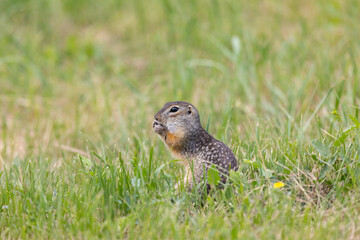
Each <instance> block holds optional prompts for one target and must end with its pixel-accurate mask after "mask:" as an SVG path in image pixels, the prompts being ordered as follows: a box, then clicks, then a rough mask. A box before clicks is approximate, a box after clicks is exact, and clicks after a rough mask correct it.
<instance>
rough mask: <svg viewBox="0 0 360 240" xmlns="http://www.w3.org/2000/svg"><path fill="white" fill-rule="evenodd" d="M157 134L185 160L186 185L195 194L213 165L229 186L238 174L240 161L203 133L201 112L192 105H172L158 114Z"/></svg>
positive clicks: (169, 104)
mask: <svg viewBox="0 0 360 240" xmlns="http://www.w3.org/2000/svg"><path fill="white" fill-rule="evenodd" d="M154 118H155V120H154V122H153V129H154V131H155V132H156V133H157V134H159V136H160V138H161V139H162V140H163V142H164V143H165V144H166V146H167V147H168V149H169V150H170V151H171V153H172V155H173V156H174V157H175V158H178V159H182V160H183V161H182V162H183V164H184V165H185V167H186V176H185V179H184V181H185V184H186V186H187V187H188V188H189V190H191V189H192V188H193V186H194V184H193V179H194V180H195V181H196V183H199V182H201V180H203V179H204V176H205V177H206V176H207V175H206V174H207V170H208V168H209V167H210V166H211V165H215V166H216V167H217V169H218V171H219V172H220V173H221V174H220V176H221V182H222V183H225V182H226V178H227V177H226V176H227V175H228V173H229V170H230V169H233V170H237V168H238V164H237V160H236V158H235V156H234V154H233V152H232V151H231V150H230V148H229V147H227V146H226V145H225V144H224V143H223V142H221V141H219V140H216V139H215V138H214V137H213V136H211V135H210V134H209V133H207V132H206V131H205V129H203V127H202V126H201V123H200V116H199V112H198V110H197V109H196V108H195V107H194V106H193V105H192V104H190V103H188V102H180V101H179V102H168V103H166V104H165V105H164V107H163V108H162V109H161V110H160V111H159V112H157V113H156V114H155V116H154ZM208 187H209V186H208Z"/></svg>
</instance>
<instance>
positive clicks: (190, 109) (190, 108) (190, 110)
mask: <svg viewBox="0 0 360 240" xmlns="http://www.w3.org/2000/svg"><path fill="white" fill-rule="evenodd" d="M191 113H192V107H191V106H189V109H188V114H191Z"/></svg>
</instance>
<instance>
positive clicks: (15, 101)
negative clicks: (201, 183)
mask: <svg viewBox="0 0 360 240" xmlns="http://www.w3.org/2000/svg"><path fill="white" fill-rule="evenodd" d="M0 7H1V12H2V14H1V19H0V29H1V32H0V33H1V39H0V41H1V42H0V56H1V60H0V81H1V88H0V101H1V106H2V107H1V115H2V116H1V120H2V135H3V140H2V146H1V148H2V149H1V150H2V151H1V162H2V163H4V162H8V161H11V160H12V159H13V158H14V157H16V156H22V157H24V156H25V155H27V154H32V153H39V152H43V151H49V152H50V154H58V151H57V149H56V147H55V148H54V146H57V145H67V146H71V147H76V148H79V149H83V148H84V143H85V142H84V139H87V138H89V139H91V141H93V142H95V143H96V144H98V143H100V142H102V143H103V144H104V145H106V146H112V145H117V146H118V147H119V148H121V147H122V146H123V145H124V144H125V143H127V142H128V139H129V138H130V139H132V138H133V137H140V138H145V139H146V140H147V139H153V134H151V127H150V126H151V125H150V124H151V120H152V116H153V114H154V113H155V112H156V111H157V110H158V109H160V108H161V107H162V105H163V104H164V103H165V102H167V101H172V100H187V101H190V102H192V103H193V104H194V105H195V106H197V107H198V108H199V109H200V112H201V115H202V121H203V123H204V124H206V123H207V120H208V118H210V129H211V131H212V132H214V131H217V136H218V137H224V136H222V135H223V133H224V129H222V128H219V127H220V126H225V125H226V124H227V123H228V122H229V124H228V125H229V126H230V127H231V128H232V131H230V134H231V132H236V133H240V135H242V134H246V133H247V131H248V128H250V129H251V128H252V127H253V125H254V123H256V122H257V121H266V120H269V121H271V127H272V128H276V129H277V131H279V132H281V133H283V134H286V135H288V136H290V135H291V134H293V133H294V130H296V129H295V128H294V127H293V125H294V124H292V123H294V121H296V125H301V124H303V122H302V121H305V122H306V120H307V119H308V118H309V116H310V114H311V113H312V111H313V110H314V109H315V107H316V106H317V104H318V103H319V102H320V101H321V99H322V98H323V97H324V96H325V95H326V93H327V92H328V91H329V89H330V88H332V87H336V86H339V84H340V83H341V81H345V84H344V88H343V89H344V90H343V91H344V92H345V93H346V94H344V96H343V97H344V99H343V101H345V102H346V103H347V108H350V110H351V111H355V108H356V107H357V106H356V105H357V104H358V100H359V84H358V83H357V82H358V81H359V73H358V70H357V64H359V57H358V56H359V48H360V47H359V44H360V42H359V39H360V28H359V27H358V23H359V21H360V14H359V2H358V1H313V2H307V3H304V2H303V1H251V2H245V1H217V0H213V1H181V3H180V2H178V1H170V0H163V1H161V0H157V1H139V0H135V1H111V0H107V1H101V2H100V1H82V0H81V1H80V0H79V1H41V0H36V1H35V0H33V1H20V0H9V1H7V0H3V1H1V5H0ZM329 103H334V101H333V102H331V101H329ZM330 107H333V106H330ZM330 110H332V109H330ZM324 111H325V110H324ZM322 114H324V115H326V114H328V113H327V112H322ZM300 118H302V120H301V119H300ZM289 121H290V123H289ZM286 124H288V125H287V126H288V127H285V126H286ZM144 136H145V137H144ZM4 145H5V146H4Z"/></svg>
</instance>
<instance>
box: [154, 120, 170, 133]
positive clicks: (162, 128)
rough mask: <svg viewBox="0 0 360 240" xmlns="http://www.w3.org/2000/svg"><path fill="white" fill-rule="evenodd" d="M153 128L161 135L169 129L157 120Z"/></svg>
mask: <svg viewBox="0 0 360 240" xmlns="http://www.w3.org/2000/svg"><path fill="white" fill-rule="evenodd" d="M153 129H154V131H155V132H156V133H157V134H160V135H163V134H165V133H166V131H167V127H166V126H165V125H163V124H161V123H159V122H158V121H156V120H155V121H154V122H153Z"/></svg>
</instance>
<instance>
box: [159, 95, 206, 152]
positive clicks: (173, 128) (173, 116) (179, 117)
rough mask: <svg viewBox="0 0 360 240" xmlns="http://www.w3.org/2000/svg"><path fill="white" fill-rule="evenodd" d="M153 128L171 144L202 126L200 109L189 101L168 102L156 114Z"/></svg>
mask: <svg viewBox="0 0 360 240" xmlns="http://www.w3.org/2000/svg"><path fill="white" fill-rule="evenodd" d="M154 119H155V120H154V122H153V129H154V131H155V132H156V133H157V134H159V135H160V136H161V137H162V138H163V140H164V141H165V142H166V143H167V144H168V145H170V146H175V145H176V144H180V142H182V141H183V140H185V139H186V137H188V136H189V135H191V134H193V133H195V132H196V130H198V129H200V128H201V123H200V116H199V112H198V110H197V109H196V108H195V107H194V106H193V105H192V104H190V103H188V102H181V101H178V102H168V103H166V104H165V105H164V106H163V108H162V109H160V111H158V112H157V113H156V114H155V116H154Z"/></svg>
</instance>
